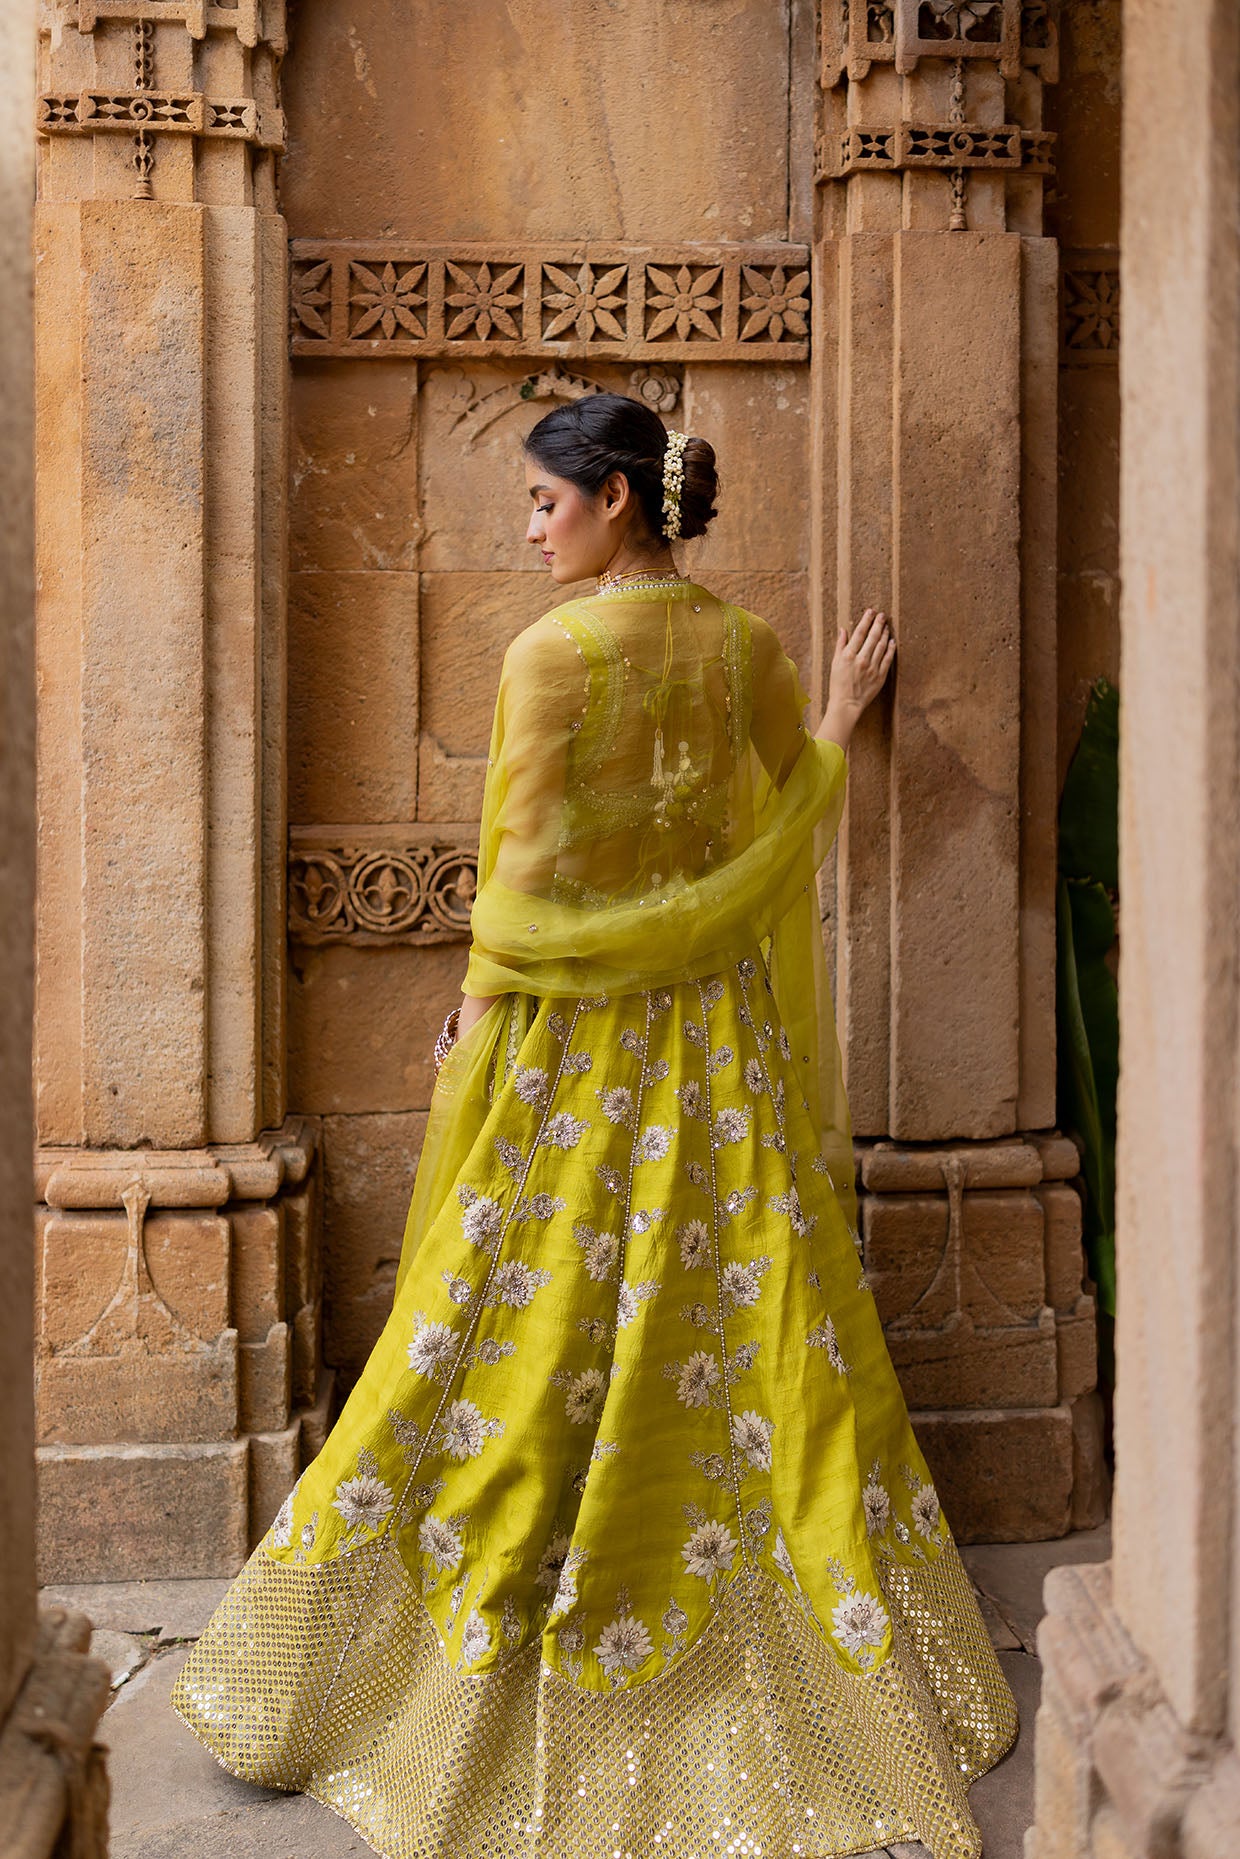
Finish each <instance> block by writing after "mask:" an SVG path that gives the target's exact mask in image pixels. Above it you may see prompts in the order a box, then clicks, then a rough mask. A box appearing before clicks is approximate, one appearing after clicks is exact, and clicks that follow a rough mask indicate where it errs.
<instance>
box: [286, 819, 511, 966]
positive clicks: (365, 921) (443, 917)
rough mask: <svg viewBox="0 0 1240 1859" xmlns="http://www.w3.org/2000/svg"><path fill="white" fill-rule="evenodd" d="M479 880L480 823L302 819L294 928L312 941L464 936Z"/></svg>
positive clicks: (296, 835)
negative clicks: (306, 823)
mask: <svg viewBox="0 0 1240 1859" xmlns="http://www.w3.org/2000/svg"><path fill="white" fill-rule="evenodd" d="M477 880H478V829H477V827H476V826H468V825H451V826H439V825H435V826H419V825H404V826H370V827H364V826H358V827H347V826H346V827H330V826H327V827H324V826H314V827H294V828H293V831H292V833H291V834H290V844H289V865H288V906H289V924H288V928H289V936H290V938H291V940H292V941H294V942H299V943H310V944H315V943H329V942H352V943H362V944H366V943H370V944H379V945H382V944H385V943H432V942H462V941H464V940H465V938H466V937H467V936H468V934H469V912H470V908H471V906H472V904H473V901H474V892H475V890H476V888H477Z"/></svg>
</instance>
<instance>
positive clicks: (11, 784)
mask: <svg viewBox="0 0 1240 1859" xmlns="http://www.w3.org/2000/svg"><path fill="white" fill-rule="evenodd" d="M34 65H35V22H34V5H33V0H29V3H28V0H14V4H12V5H10V6H8V7H6V8H4V10H3V11H2V12H0V324H2V326H3V328H4V338H5V391H4V394H3V396H2V397H0V889H2V891H3V896H4V910H3V913H0V963H2V964H3V972H4V987H3V989H2V990H0V1101H2V1102H3V1104H4V1107H5V1114H4V1117H3V1118H2V1119H0V1300H2V1301H3V1309H4V1322H3V1324H0V1409H2V1411H3V1414H4V1429H3V1433H2V1434H0V1546H2V1553H0V1820H2V1822H3V1826H4V1830H5V1832H4V1850H5V1852H6V1853H7V1854H10V1855H11V1859H50V1856H51V1854H52V1852H53V1850H54V1851H56V1852H67V1851H68V1850H69V1848H70V1846H72V1850H73V1852H74V1853H75V1854H80V1855H81V1859H96V1855H98V1859H102V1855H103V1854H104V1852H105V1851H106V1848H107V1826H106V1817H107V1799H108V1794H107V1777H106V1774H105V1771H104V1768H103V1751H102V1750H101V1749H99V1748H97V1747H96V1746H95V1745H94V1740H93V1739H94V1729H95V1724H96V1722H97V1720H98V1717H99V1714H100V1712H101V1710H102V1709H103V1706H104V1704H105V1702H106V1700H107V1695H108V1671H107V1667H106V1666H105V1665H104V1664H103V1663H102V1661H100V1660H98V1659H91V1658H88V1657H85V1656H84V1654H85V1651H86V1647H87V1645H88V1643H89V1640H90V1625H89V1622H88V1621H86V1620H84V1619H83V1618H82V1617H81V1616H80V1615H67V1614H65V1613H64V1612H63V1611H51V1612H49V1613H47V1614H46V1615H44V1616H43V1618H42V1620H40V1618H39V1617H38V1615H37V1614H36V1611H35V1544H34V1535H35V1528H34V1525H35V1465H34V1402H33V1398H32V1392H31V1366H32V1361H31V1358H32V1351H33V1343H34V1335H33V1321H32V1319H33V1309H32V1303H33V1283H32V1275H31V1252H30V1225H29V1217H28V1215H27V1211H26V1204H27V1191H28V1189H27V1184H28V1181H29V1169H30V1145H31V1138H32V1135H33V1130H32V1127H31V1117H30V1031H31V1000H32V989H33V965H32V962H31V955H30V949H31V931H32V927H33V920H34V652H33V647H34V547H33V527H34V511H33V499H32V490H33V472H34V431H33V415H34V394H33V373H34V350H33V333H34V331H33V317H32V309H33V265H32V250H31V203H32V200H33V195H34V135H33V132H32V127H31V119H32V114H33V108H34V75H35V72H34Z"/></svg>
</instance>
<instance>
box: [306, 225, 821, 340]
mask: <svg viewBox="0 0 1240 1859" xmlns="http://www.w3.org/2000/svg"><path fill="white" fill-rule="evenodd" d="M291 249H292V260H293V264H292V348H293V353H294V354H295V355H325V356H326V355H331V356H338V355H357V356H362V357H366V356H380V357H381V356H384V355H392V354H394V353H397V354H409V355H417V356H431V355H437V356H443V355H452V356H473V357H482V356H500V355H538V356H554V357H558V358H559V359H561V360H567V359H573V358H579V357H587V356H589V357H597V358H598V359H600V360H607V359H612V360H633V361H647V362H670V361H684V360H688V359H693V360H716V361H768V360H772V359H774V360H779V361H805V360H807V359H808V356H809V292H810V272H809V252H808V248H807V247H805V246H801V245H754V246H747V245H728V246H722V245H720V246H702V245H683V246H667V247H655V248H650V247H644V246H622V245H614V246H613V245H607V246H602V245H598V246H596V245H593V244H589V245H577V246H568V245H555V246H551V245H547V246H521V245H482V244H454V245H408V244H405V243H404V242H396V241H387V242H380V243H373V244H372V243H366V244H358V243H352V242H346V241H331V242H325V241H322V240H315V239H295V240H294V241H293V243H292V248H291Z"/></svg>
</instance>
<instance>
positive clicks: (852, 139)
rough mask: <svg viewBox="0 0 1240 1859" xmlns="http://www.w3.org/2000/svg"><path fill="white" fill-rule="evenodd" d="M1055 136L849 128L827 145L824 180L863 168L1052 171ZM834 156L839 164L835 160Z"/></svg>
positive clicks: (969, 127) (980, 129) (941, 127)
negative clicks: (833, 143)
mask: <svg viewBox="0 0 1240 1859" xmlns="http://www.w3.org/2000/svg"><path fill="white" fill-rule="evenodd" d="M1054 146H1055V137H1054V135H1053V134H1052V133H1051V131H1050V130H1046V129H1022V128H1021V127H1020V125H1019V124H1017V123H1002V124H999V125H986V124H981V123H950V124H938V123H890V124H881V125H878V126H875V125H873V124H867V125H866V126H864V127H862V126H860V125H856V124H854V125H853V126H852V127H850V128H848V129H846V130H845V131H844V133H843V135H842V136H841V137H840V138H839V141H838V144H836V145H835V147H834V149H833V147H832V144H831V142H830V141H828V142H826V143H825V144H824V147H823V167H824V173H823V177H822V178H824V179H838V178H839V177H841V176H843V175H847V174H855V173H858V172H859V171H861V170H863V169H869V170H873V169H878V170H880V171H881V172H884V173H887V174H894V173H897V172H899V171H900V170H902V169H909V168H948V169H955V168H999V169H1007V170H1012V169H1017V170H1023V171H1024V172H1025V173H1026V174H1049V173H1050V170H1051V155H1052V152H1053V150H1054ZM833 158H834V165H832V159H833Z"/></svg>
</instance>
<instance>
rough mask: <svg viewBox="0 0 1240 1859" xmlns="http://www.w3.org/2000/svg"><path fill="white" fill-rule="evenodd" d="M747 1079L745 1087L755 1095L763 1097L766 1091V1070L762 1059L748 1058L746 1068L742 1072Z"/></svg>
mask: <svg viewBox="0 0 1240 1859" xmlns="http://www.w3.org/2000/svg"><path fill="white" fill-rule="evenodd" d="M741 1076H742V1078H743V1079H744V1080H745V1089H746V1090H747V1091H749V1092H751V1093H752V1095H753V1096H754V1097H761V1096H763V1094H764V1093H765V1091H766V1071H765V1070H764V1068H763V1065H762V1061H761V1059H746V1060H745V1069H744V1071H743V1072H742V1073H741Z"/></svg>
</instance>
